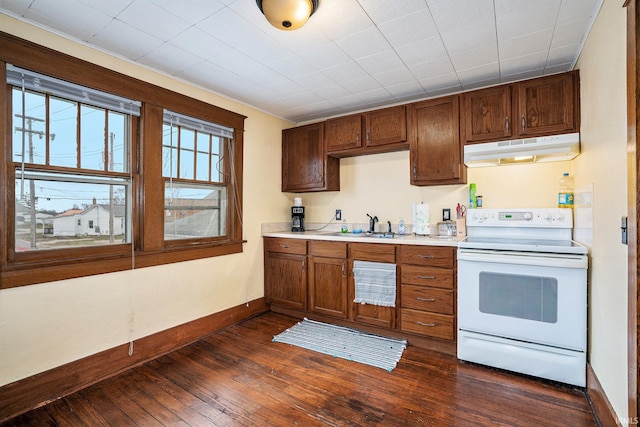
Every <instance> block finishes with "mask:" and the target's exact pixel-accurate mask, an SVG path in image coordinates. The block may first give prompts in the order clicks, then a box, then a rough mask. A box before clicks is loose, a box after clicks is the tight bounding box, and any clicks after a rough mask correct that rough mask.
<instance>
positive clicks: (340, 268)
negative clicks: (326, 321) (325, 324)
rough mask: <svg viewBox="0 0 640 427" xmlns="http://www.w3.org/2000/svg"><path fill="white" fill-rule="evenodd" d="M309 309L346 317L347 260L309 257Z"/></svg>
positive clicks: (319, 312)
mask: <svg viewBox="0 0 640 427" xmlns="http://www.w3.org/2000/svg"><path fill="white" fill-rule="evenodd" d="M309 298H310V301H309V302H310V310H311V311H313V312H315V313H318V314H325V315H328V316H334V317H339V318H342V319H345V318H346V317H347V260H346V259H339V258H322V257H311V258H310V262H309Z"/></svg>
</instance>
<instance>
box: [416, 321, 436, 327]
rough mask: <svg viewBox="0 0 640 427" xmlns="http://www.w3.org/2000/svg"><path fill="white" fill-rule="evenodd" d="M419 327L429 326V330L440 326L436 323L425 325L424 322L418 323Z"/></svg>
mask: <svg viewBox="0 0 640 427" xmlns="http://www.w3.org/2000/svg"><path fill="white" fill-rule="evenodd" d="M416 323H417V324H418V325H420V326H427V327H429V328H433V327H434V326H438V325H437V324H436V323H423V322H416Z"/></svg>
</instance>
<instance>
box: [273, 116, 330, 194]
mask: <svg viewBox="0 0 640 427" xmlns="http://www.w3.org/2000/svg"><path fill="white" fill-rule="evenodd" d="M323 130H324V127H323V124H322V123H315V124H311V125H306V126H299V127H296V128H291V129H285V130H283V131H282V191H287V192H306V191H339V190H340V163H339V162H340V160H339V159H335V158H332V157H327V156H326V154H325V149H324V131H323Z"/></svg>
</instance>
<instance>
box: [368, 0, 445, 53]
mask: <svg viewBox="0 0 640 427" xmlns="http://www.w3.org/2000/svg"><path fill="white" fill-rule="evenodd" d="M391 3H392V2H389V4H391ZM378 28H379V29H380V31H381V32H382V34H383V35H384V37H385V38H386V39H387V41H388V42H389V43H390V44H391V45H392V46H393V47H394V48H398V47H401V46H406V45H408V44H412V43H415V42H416V41H420V40H424V39H428V38H431V37H434V36H437V35H438V29H437V28H436V25H435V23H434V22H433V19H432V18H431V14H430V13H429V11H428V10H426V9H422V10H419V11H416V12H414V13H411V14H410V15H405V16H403V17H401V18H399V19H395V20H393V21H387V22H384V23H382V24H379V25H378Z"/></svg>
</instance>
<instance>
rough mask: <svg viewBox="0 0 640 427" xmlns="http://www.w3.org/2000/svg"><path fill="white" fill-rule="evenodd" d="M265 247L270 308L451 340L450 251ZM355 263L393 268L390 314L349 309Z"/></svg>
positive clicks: (284, 242) (267, 242)
mask: <svg viewBox="0 0 640 427" xmlns="http://www.w3.org/2000/svg"><path fill="white" fill-rule="evenodd" d="M264 248H265V258H264V259H265V299H266V301H267V303H269V304H271V305H272V308H273V307H282V308H283V309H284V310H283V311H282V312H284V313H287V312H291V311H290V309H293V310H295V312H297V313H299V314H305V313H309V314H312V313H314V314H317V315H321V316H323V317H325V316H326V317H331V318H335V319H340V320H341V321H344V322H347V323H349V322H353V323H354V324H355V323H360V324H362V325H363V327H364V325H367V326H375V327H377V328H381V329H386V330H395V331H398V330H399V331H401V332H405V333H407V334H412V335H414V336H420V337H427V338H437V339H438V340H440V341H438V342H440V343H445V342H447V341H449V343H447V345H450V343H453V342H455V340H456V286H455V283H456V258H455V251H456V249H455V247H446V246H422V245H404V244H397V245H394V244H381V243H360V242H349V243H347V242H343V241H324V240H312V239H310V240H308V241H307V240H305V239H286V238H269V237H265V238H264ZM358 260H360V261H370V262H383V263H394V264H396V273H397V274H396V307H381V306H376V305H371V304H358V303H354V302H353V300H354V299H355V282H354V279H353V273H352V272H353V265H354V262H355V261H358ZM287 310H289V311H287ZM276 311H277V310H276ZM430 342H435V341H430Z"/></svg>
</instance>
